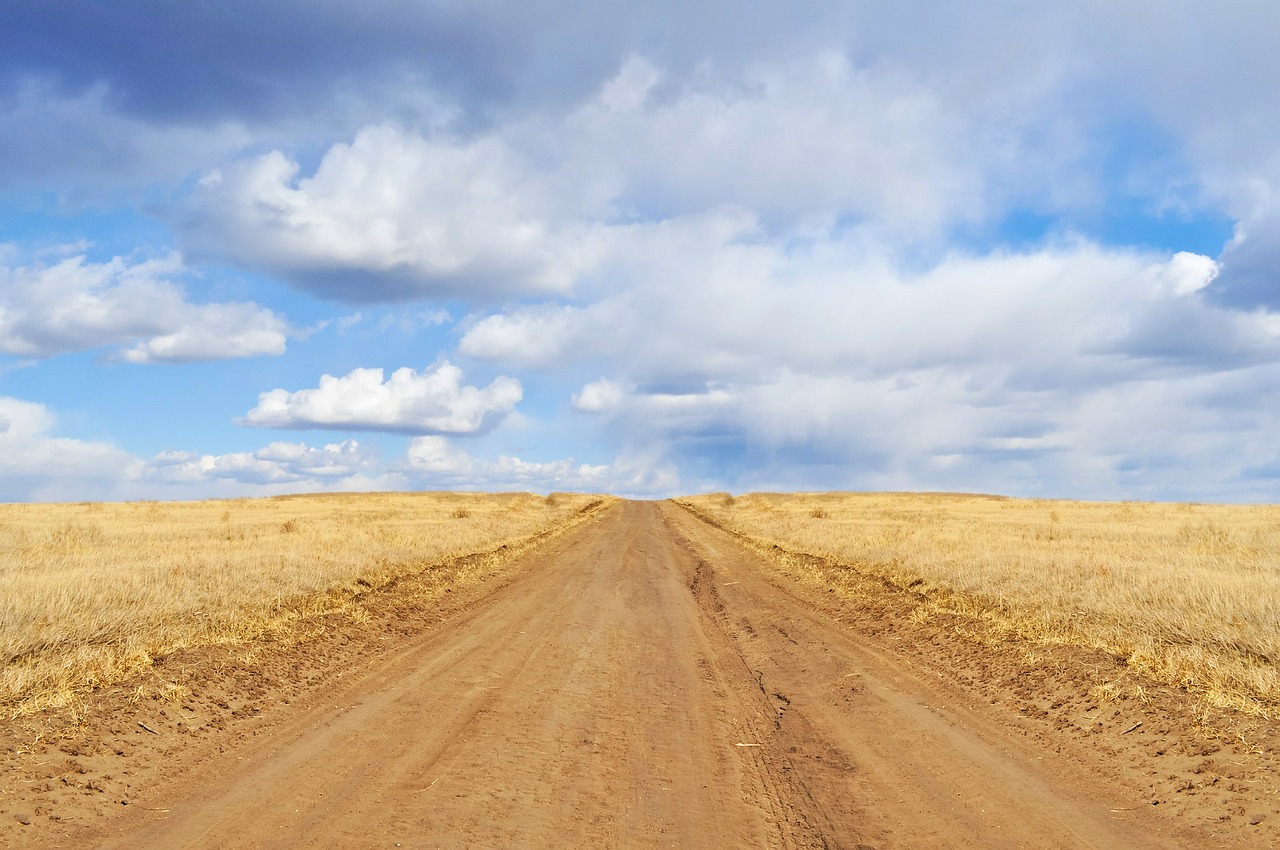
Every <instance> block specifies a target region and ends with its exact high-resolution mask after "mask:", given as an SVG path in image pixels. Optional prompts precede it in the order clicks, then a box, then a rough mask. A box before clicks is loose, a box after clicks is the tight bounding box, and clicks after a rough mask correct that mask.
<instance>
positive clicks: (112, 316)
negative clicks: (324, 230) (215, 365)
mask: <svg viewBox="0 0 1280 850" xmlns="http://www.w3.org/2000/svg"><path fill="white" fill-rule="evenodd" d="M184 271H185V269H184V266H183V264H182V261H181V259H180V258H179V257H177V256H176V255H170V256H167V257H163V258H160V259H152V260H143V261H138V262H130V261H129V260H126V259H125V258H123V257H116V258H114V259H112V260H111V261H109V262H105V263H93V262H89V261H88V260H87V259H86V258H85V257H84V256H83V255H77V256H73V257H69V258H66V259H63V260H61V261H59V262H57V263H55V264H53V265H26V266H17V267H0V352H3V353H5V354H13V355H18V356H24V357H52V356H54V355H57V354H62V353H66V352H71V351H83V350H87V349H94V348H101V347H104V346H112V345H116V346H128V345H129V344H130V343H133V345H132V346H131V347H129V348H126V349H123V350H122V351H121V352H120V354H119V356H120V357H121V358H122V359H124V360H127V361H129V362H133V363H150V362H160V361H190V360H218V359H224V358H232V357H256V356H261V355H275V354H281V353H283V352H284V350H285V344H286V340H287V339H288V337H289V336H291V335H294V334H295V333H296V332H295V331H293V329H292V328H290V327H289V325H288V324H287V323H286V322H285V320H284V319H282V318H281V317H280V316H277V315H276V314H275V313H273V312H272V311H270V310H268V309H266V308H263V307H260V306H258V305H257V304H252V303H230V304H193V303H191V302H189V301H188V300H187V299H186V295H185V293H184V292H183V289H182V287H181V286H179V285H178V284H176V283H174V278H176V277H178V276H180V275H182V274H183V273H184Z"/></svg>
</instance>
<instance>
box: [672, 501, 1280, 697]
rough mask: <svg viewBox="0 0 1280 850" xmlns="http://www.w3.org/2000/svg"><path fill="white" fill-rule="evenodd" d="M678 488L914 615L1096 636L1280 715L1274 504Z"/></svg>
mask: <svg viewBox="0 0 1280 850" xmlns="http://www.w3.org/2000/svg"><path fill="white" fill-rule="evenodd" d="M680 501H681V503H683V504H685V505H687V506H689V507H692V508H693V509H694V510H695V511H697V512H699V513H701V514H703V515H704V516H706V517H709V518H711V519H713V520H714V521H716V522H717V523H719V524H721V525H722V526H724V527H726V528H728V529H730V530H732V531H735V532H737V533H739V534H740V535H742V536H744V537H746V538H747V539H748V542H752V543H754V544H755V545H756V546H757V547H758V548H761V549H767V550H769V552H770V553H771V554H773V555H775V556H777V557H782V558H786V557H788V554H787V553H795V554H796V555H813V556H817V558H818V559H821V560H820V561H819V562H817V563H814V562H809V566H808V567H807V569H808V570H809V572H810V575H811V577H812V578H813V579H814V580H822V579H824V578H825V580H828V581H830V580H832V576H837V578H838V575H839V573H840V572H841V571H842V570H843V571H845V572H852V571H856V572H857V573H859V574H865V575H870V576H873V577H876V578H880V579H885V580H887V581H888V582H890V583H891V584H893V585H896V586H897V587H899V588H903V589H910V590H911V591H913V592H915V593H918V594H919V597H918V598H919V604H918V606H917V608H916V609H915V611H914V612H913V614H912V615H911V616H912V617H918V618H927V617H930V616H933V615H934V614H936V613H938V612H943V611H946V612H951V613H956V614H962V615H964V617H965V620H966V621H967V622H969V623H971V624H972V627H971V628H969V629H968V630H969V631H970V632H971V634H972V635H973V636H975V637H978V638H979V639H983V640H1000V639H1002V637H1005V636H1010V635H1015V636H1017V637H1019V638H1023V639H1029V640H1031V641H1033V642H1042V643H1058V644H1070V645H1079V646H1084V647H1091V648H1096V649H1101V650H1104V651H1106V652H1109V653H1113V654H1115V655H1117V656H1119V657H1122V658H1124V659H1126V660H1127V661H1128V663H1129V664H1130V665H1131V666H1132V667H1134V668H1136V669H1139V670H1141V671H1143V672H1145V673H1147V674H1149V675H1151V676H1153V677H1155V678H1156V679H1158V680H1160V681H1164V682H1167V683H1171V684H1174V685H1178V686H1181V687H1185V688H1186V689H1188V690H1189V691H1191V692H1193V693H1196V694H1198V695H1199V696H1200V697H1201V698H1203V699H1204V700H1205V701H1207V702H1208V703H1210V704H1213V705H1216V706H1219V707H1232V708H1239V709H1243V710H1246V711H1250V712H1253V713H1256V714H1261V715H1267V716H1273V717H1274V716H1277V715H1278V714H1280V676H1278V675H1277V668H1276V664H1277V661H1280V507H1276V506H1224V505H1199V504H1150V503H1133V502H1123V503H1089V502H1071V501H1045V500H1028V499H1006V498H1000V497H989V496H969V495H949V494H857V493H828V494H795V495H779V494H763V493H762V494H751V495H746V496H742V497H739V498H733V497H731V496H729V495H727V494H723V493H721V494H712V495H707V496H699V497H694V498H689V499H682V500H680ZM773 546H779V547H782V550H784V551H781V552H780V551H778V550H774V549H772V547H773ZM792 560H793V561H795V562H796V564H797V565H798V567H797V568H799V569H802V570H803V569H806V567H805V566H804V565H803V564H801V563H800V562H801V561H803V560H804V559H803V558H793V559H792ZM822 561H825V562H826V563H822ZM849 586H850V587H852V586H853V584H850V585H849ZM1103 696H1105V694H1103ZM1137 696H1139V697H1140V696H1141V694H1138V695H1137Z"/></svg>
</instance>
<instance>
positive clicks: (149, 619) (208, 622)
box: [0, 493, 612, 717]
mask: <svg viewBox="0 0 1280 850" xmlns="http://www.w3.org/2000/svg"><path fill="white" fill-rule="evenodd" d="M611 501H612V500H611V499H608V498H605V499H602V498H601V497H598V496H589V495H577V494H553V495H552V496H549V497H545V498H544V497H542V496H536V495H533V494H527V493H512V494H469V493H401V494H391V493H380V494H333V495H314V496H290V497H277V498H269V499H236V500H225V501H207V502H175V503H155V502H149V503H148V502H144V503H118V504H106V503H102V504H100V503H85V504H76V505H70V504H68V505H0V553H2V554H0V660H3V667H2V668H0V715H5V716H9V717H17V716H21V715H24V714H30V713H32V712H36V711H41V710H44V709H47V708H57V707H65V706H69V705H74V704H75V703H76V702H77V701H78V700H79V699H80V698H82V697H83V696H84V695H85V694H87V693H89V692H91V691H93V690H94V689H95V688H98V687H102V686H105V685H109V684H112V683H116V682H120V681H123V680H125V679H128V678H130V677H131V676H134V675H136V674H137V673H139V672H142V671H144V670H146V669H148V668H149V667H151V666H152V665H153V664H154V663H155V661H156V659H160V658H164V657H165V656H168V655H170V654H173V653H175V652H180V651H183V650H188V649H194V648H198V647H202V646H213V645H227V644H238V643H246V642H249V641H253V640H258V639H262V638H264V637H270V638H275V639H280V640H293V641H301V640H305V639H306V634H307V623H308V622H309V621H314V620H316V618H318V617H321V616H324V615H332V614H340V615H343V616H348V617H351V618H353V619H356V620H361V619H366V618H368V617H369V614H368V611H367V610H366V609H365V607H364V606H365V604H366V602H367V601H368V599H369V597H370V594H372V593H374V592H376V591H377V590H379V589H381V588H384V587H386V586H388V585H390V584H392V583H394V582H396V581H398V580H399V579H401V578H403V577H405V576H408V575H424V574H430V575H431V576H432V578H433V579H437V578H438V581H431V582H426V583H424V585H423V586H424V587H434V588H436V589H437V590H438V591H439V592H443V588H444V585H445V584H446V583H453V584H465V583H467V582H469V581H471V580H473V579H476V578H477V577H478V576H480V575H482V574H487V572H489V571H491V570H492V569H493V567H494V566H496V565H497V564H500V563H503V562H505V561H507V560H509V559H511V558H513V557H515V556H517V555H519V554H522V553H523V552H526V551H528V550H529V549H531V548H533V547H534V546H536V545H538V544H539V543H541V542H542V541H543V540H545V539H546V538H548V537H549V536H554V535H557V534H559V533H562V532H564V531H566V530H568V529H569V528H571V527H574V526H576V525H577V524H579V523H580V522H583V521H585V520H587V519H588V518H590V517H591V516H594V514H595V513H596V512H597V511H598V510H600V509H602V508H603V507H605V506H606V505H607V504H608V503H610V502H611Z"/></svg>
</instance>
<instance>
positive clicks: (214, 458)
mask: <svg viewBox="0 0 1280 850" xmlns="http://www.w3.org/2000/svg"><path fill="white" fill-rule="evenodd" d="M377 471H378V470H377V461H376V458H375V457H374V456H373V455H371V454H369V453H368V452H366V451H364V450H363V449H362V448H361V446H360V444H359V443H358V442H357V441H355V440H345V441H343V442H341V443H330V444H328V445H325V446H323V447H320V448H316V447H314V446H308V445H306V444H305V443H284V442H275V443H270V444H268V445H267V446H265V447H263V448H261V449H258V450H256V451H252V452H232V453H229V454H224V455H196V454H192V453H190V452H165V453H162V454H160V455H158V456H157V457H156V458H155V459H154V460H152V461H151V463H150V464H149V469H148V476H147V477H148V478H149V479H151V480H154V481H161V482H164V483H167V484H188V485H191V484H214V483H220V482H235V483H239V484H247V485H305V486H306V487H307V488H308V489H315V488H317V487H325V488H351V485H352V484H353V483H356V482H358V481H359V479H360V476H364V475H369V474H376V472H377ZM354 489H362V488H359V487H356V488H354Z"/></svg>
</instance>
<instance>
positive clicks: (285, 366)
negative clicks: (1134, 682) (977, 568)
mask: <svg viewBox="0 0 1280 850" xmlns="http://www.w3.org/2000/svg"><path fill="white" fill-rule="evenodd" d="M1277 43H1280V15H1276V14H1275V12H1274V10H1273V9H1272V8H1271V6H1270V4H1266V3H1261V2H1226V3H1222V4H1217V5H1215V6H1213V7H1212V8H1210V7H1209V6H1206V5H1205V4H1203V3H1194V2H1179V0H1172V2H1161V3H1145V2H1133V3H1126V4H1115V3H1107V2H1102V0H1097V2H1092V1H1089V2H1086V1H1085V0H1078V1H1077V2H1068V3H1062V4H1055V5H1054V6H1053V7H1052V8H1048V7H1042V4H1025V3H1015V2H1011V1H1010V2H982V1H981V0H978V1H977V2H970V3H965V4H950V3H919V2H844V3H839V2H837V3H833V2H829V0H825V1H824V2H806V0H797V2H787V3H775V2H759V3H746V4H744V3H740V2H739V3H723V2H706V3H700V4H696V5H694V6H693V7H690V4H687V3H681V4H676V3H667V2H652V3H646V4H635V3H621V4H620V3H612V2H607V0H606V2H592V3H573V2H556V3H545V2H544V3H540V2H522V3H508V2H496V0H495V2H481V3H455V2H393V0H373V2H368V3H363V4H347V3H332V2H314V0H307V2H303V1H302V0H289V2H281V0H275V2H271V0H255V2H252V3H249V2H242V0H224V2H222V3H219V4H203V3H189V4H162V5H161V6H157V5H156V4H154V3H139V2H129V0H119V2H113V3H89V2H75V0H56V1H55V2H50V0H40V2H35V0H31V2H27V0H17V2H10V3H6V4H4V7H3V8H2V9H0V116H3V117H2V119H0V499H4V500H82V499H137V498H148V499H170V498H174V499H179V498H203V497H221V496H241V495H265V494H273V493H283V492H302V491H320V490H363V489H391V490H401V489H444V488H467V489H485V490H490V489H522V490H525V489H528V490H537V491H548V490H601V491H610V492H615V493H621V494H626V495H637V496H663V495H670V494H676V493H689V492H695V491H704V490H713V489H715V490H720V489H727V490H733V491H741V490H748V489H804V490H813V489H858V490H964V491H984V492H998V493H1006V494H1011V495H1026V496H1062V497H1075V498H1100V499H1111V498H1117V499H1132V498H1136V499H1189V500H1204V501H1274V500H1276V499H1277V497H1280V445H1277V443H1276V439H1275V435H1276V434H1277V433H1280V393H1277V391H1276V390H1277V389H1280V286H1277V277H1276V269H1277V268H1280V263H1278V262H1277V261H1278V260H1280V201H1278V200H1277V199H1280V148H1277V143H1276V140H1277V139H1280V112H1277V111H1276V110H1274V109H1273V108H1271V102H1272V100H1273V99H1274V92H1275V91H1276V90H1278V89H1280V58H1278V57H1277V53H1276V51H1275V49H1274V45H1275V44H1277Z"/></svg>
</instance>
